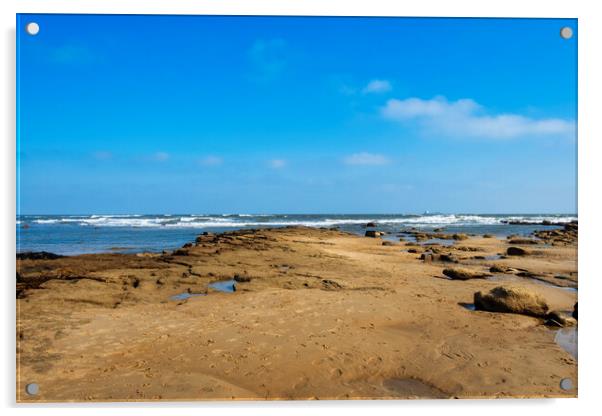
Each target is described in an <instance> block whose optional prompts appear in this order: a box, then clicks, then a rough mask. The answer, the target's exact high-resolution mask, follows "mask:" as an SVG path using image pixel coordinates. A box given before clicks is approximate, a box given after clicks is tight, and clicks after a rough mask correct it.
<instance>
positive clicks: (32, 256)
mask: <svg viewBox="0 0 602 416" xmlns="http://www.w3.org/2000/svg"><path fill="white" fill-rule="evenodd" d="M62 257H65V256H61V255H60V254H54V253H49V252H47V251H26V252H24V253H17V260H55V259H60V258H62Z"/></svg>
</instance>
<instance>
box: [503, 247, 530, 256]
mask: <svg viewBox="0 0 602 416" xmlns="http://www.w3.org/2000/svg"><path fill="white" fill-rule="evenodd" d="M506 254H507V255H509V256H525V255H527V254H529V252H528V251H527V250H525V249H524V248H520V247H508V249H507V250H506Z"/></svg>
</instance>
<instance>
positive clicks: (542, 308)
mask: <svg viewBox="0 0 602 416" xmlns="http://www.w3.org/2000/svg"><path fill="white" fill-rule="evenodd" d="M474 305H475V308H476V309H477V310H483V311H489V312H505V313H517V314H521V315H529V316H535V317H545V316H546V315H547V314H548V310H549V309H550V308H549V306H548V303H547V302H546V300H545V299H544V298H543V297H541V296H540V295H539V294H537V293H534V292H532V291H530V290H527V289H524V288H522V287H515V286H498V287H496V288H494V289H491V290H490V291H489V292H487V293H483V292H476V293H475V294H474Z"/></svg>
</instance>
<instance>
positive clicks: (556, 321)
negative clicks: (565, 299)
mask: <svg viewBox="0 0 602 416" xmlns="http://www.w3.org/2000/svg"><path fill="white" fill-rule="evenodd" d="M576 324H577V320H576V319H575V318H573V317H571V316H568V315H567V314H565V313H564V312H561V311H552V312H550V313H549V314H547V315H546V325H548V326H558V327H561V328H564V327H565V326H573V325H576Z"/></svg>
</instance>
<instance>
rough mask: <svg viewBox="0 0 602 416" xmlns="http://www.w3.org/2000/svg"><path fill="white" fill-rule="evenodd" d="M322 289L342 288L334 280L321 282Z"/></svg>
mask: <svg viewBox="0 0 602 416" xmlns="http://www.w3.org/2000/svg"><path fill="white" fill-rule="evenodd" d="M322 289H324V290H341V289H343V286H341V284H340V283H338V282H335V281H334V280H330V279H324V280H322Z"/></svg>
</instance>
